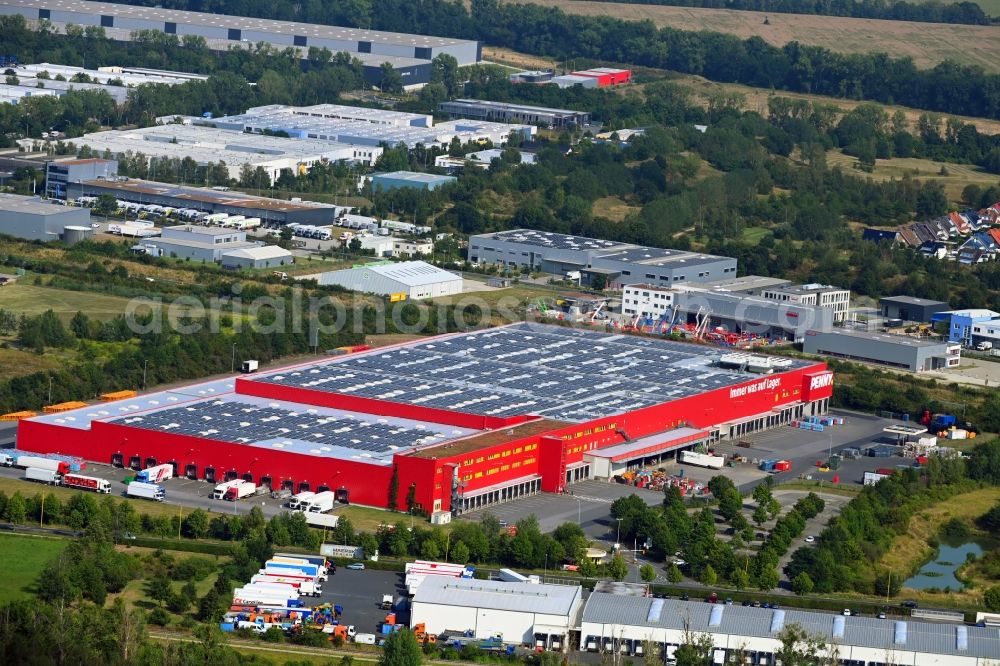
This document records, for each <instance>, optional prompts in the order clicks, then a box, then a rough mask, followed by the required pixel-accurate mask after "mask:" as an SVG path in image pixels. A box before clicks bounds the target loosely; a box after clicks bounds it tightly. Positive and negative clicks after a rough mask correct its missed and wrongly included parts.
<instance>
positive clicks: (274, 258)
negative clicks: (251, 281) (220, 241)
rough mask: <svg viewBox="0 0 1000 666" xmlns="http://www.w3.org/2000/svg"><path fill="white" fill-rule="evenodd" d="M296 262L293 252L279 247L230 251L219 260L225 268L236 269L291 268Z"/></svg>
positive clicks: (270, 246)
mask: <svg viewBox="0 0 1000 666" xmlns="http://www.w3.org/2000/svg"><path fill="white" fill-rule="evenodd" d="M294 261H295V260H294V259H293V258H292V253H291V252H289V251H288V250H286V249H285V248H283V247H278V246H277V245H263V246H260V247H247V248H243V249H239V250H229V251H227V252H223V253H222V256H221V257H220V258H219V263H221V264H222V267H223V268H234V269H254V268H276V267H279V266H290V265H291V264H292V263H293V262H294Z"/></svg>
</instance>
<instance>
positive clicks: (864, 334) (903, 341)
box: [806, 328, 957, 347]
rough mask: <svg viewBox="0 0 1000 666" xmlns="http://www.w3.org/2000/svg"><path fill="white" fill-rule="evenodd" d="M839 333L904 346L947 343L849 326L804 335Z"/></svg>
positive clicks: (946, 342) (940, 345) (938, 345)
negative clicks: (850, 327) (856, 328)
mask: <svg viewBox="0 0 1000 666" xmlns="http://www.w3.org/2000/svg"><path fill="white" fill-rule="evenodd" d="M813 334H820V335H839V336H845V337H850V338H859V339H861V340H869V341H871V342H881V343H883V344H887V345H903V346H906V347H942V346H944V345H948V344H957V343H949V342H948V341H947V340H924V339H922V338H915V337H912V336H909V335H895V334H892V333H872V332H869V331H855V330H851V329H849V328H835V329H833V330H832V331H809V332H808V333H806V335H813Z"/></svg>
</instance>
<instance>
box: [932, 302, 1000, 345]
mask: <svg viewBox="0 0 1000 666" xmlns="http://www.w3.org/2000/svg"><path fill="white" fill-rule="evenodd" d="M997 318H1000V312H994V311H993V310H987V309H985V308H972V309H969V310H945V311H943V312H936V313H934V314H933V315H931V321H933V322H938V321H944V322H948V340H950V341H951V342H957V343H959V344H961V345H963V346H965V347H972V346H973V344H972V328H973V326H975V325H976V324H983V323H985V322H988V321H992V320H994V319H997Z"/></svg>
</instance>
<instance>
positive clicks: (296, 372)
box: [255, 323, 805, 421]
mask: <svg viewBox="0 0 1000 666" xmlns="http://www.w3.org/2000/svg"><path fill="white" fill-rule="evenodd" d="M721 353H722V352H721V351H719V350H715V349H711V348H706V347H699V346H695V345H690V344H684V343H678V342H669V341H664V340H651V339H647V338H638V337H633V336H625V335H617V334H605V333H599V332H595V331H584V330H577V329H569V328H563V327H559V326H546V325H538V324H529V323H521V324H516V325H513V326H507V327H503V328H496V329H489V330H486V331H477V332H473V333H468V334H462V335H456V336H452V337H448V338H443V339H441V338H434V339H430V340H427V341H425V342H419V343H415V344H412V345H408V346H405V347H400V348H395V349H388V350H382V351H378V352H373V353H368V354H361V355H357V356H350V357H347V358H343V359H338V360H336V361H332V362H329V363H325V364H317V365H312V366H306V367H302V368H296V369H292V370H286V371H282V372H277V373H274V374H271V375H265V376H262V377H258V378H256V379H255V381H263V382H268V383H273V384H280V385H283V386H296V387H301V388H309V389H315V390H321V391H329V392H332V393H343V394H347V395H356V396H360V397H365V398H373V399H380V400H389V401H393V402H400V403H405V404H411V405H421V406H425V407H434V408H438V409H447V410H452V411H458V412H464V413H472V414H480V415H485V416H498V417H504V416H514V415H520V414H535V415H540V416H545V417H548V418H551V419H556V420H560V421H587V420H592V419H595V418H600V417H602V416H612V415H615V414H621V413H624V412H629V411H634V410H637V409H641V408H643V407H649V406H652V405H656V404H660V403H663V402H668V401H670V400H676V399H678V398H683V397H686V396H690V395H694V394H697V393H702V392H705V391H711V390H713V389H717V388H722V387H725V386H730V385H732V384H737V383H740V382H744V381H747V380H748V379H750V378H751V376H748V375H747V374H745V373H739V372H734V371H730V370H725V369H722V368H719V367H717V366H716V365H715V363H717V362H718V359H719V357H720V355H721ZM803 365H805V363H804V362H801V361H796V362H794V363H793V366H792V367H802V366H803Z"/></svg>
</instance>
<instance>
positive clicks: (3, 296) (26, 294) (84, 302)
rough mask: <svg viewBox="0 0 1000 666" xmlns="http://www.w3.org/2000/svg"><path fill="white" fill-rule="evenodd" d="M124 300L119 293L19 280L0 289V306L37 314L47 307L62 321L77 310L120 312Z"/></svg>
mask: <svg viewBox="0 0 1000 666" xmlns="http://www.w3.org/2000/svg"><path fill="white" fill-rule="evenodd" d="M128 300H129V299H127V298H124V297H121V296H108V295H106V294H93V293H89V292H86V291H69V290H67V289H53V288H51V287H39V286H35V285H32V284H27V283H26V282H23V281H22V282H18V283H16V284H12V285H9V286H6V287H3V288H0V308H4V309H5V310H11V311H13V312H15V313H16V314H18V315H20V314H28V315H37V314H41V313H43V312H45V311H46V310H49V309H51V310H52V311H53V312H55V313H56V314H57V315H59V317H60V318H61V319H64V320H66V321H69V319H71V318H72V317H73V315H75V314H76V313H77V312H78V311H80V310H82V311H83V312H85V313H87V315H88V316H90V317H91V318H96V319H111V318H112V317H116V316H118V315H120V314H124V312H125V305H126V304H127V303H128Z"/></svg>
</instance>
